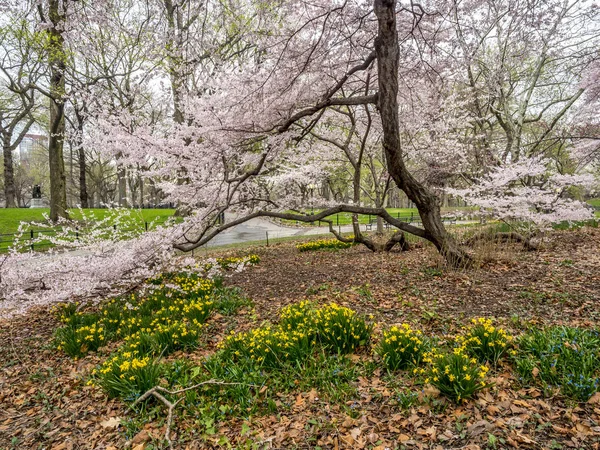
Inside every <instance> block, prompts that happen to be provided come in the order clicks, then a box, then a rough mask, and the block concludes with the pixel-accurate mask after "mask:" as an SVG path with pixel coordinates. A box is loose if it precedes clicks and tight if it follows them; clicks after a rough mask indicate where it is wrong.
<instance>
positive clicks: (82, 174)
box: [78, 145, 90, 208]
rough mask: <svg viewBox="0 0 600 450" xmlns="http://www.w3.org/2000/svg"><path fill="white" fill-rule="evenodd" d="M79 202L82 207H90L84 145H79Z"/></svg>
mask: <svg viewBox="0 0 600 450" xmlns="http://www.w3.org/2000/svg"><path fill="white" fill-rule="evenodd" d="M78 152H79V203H80V205H81V207H82V208H89V207H90V202H89V199H88V191H87V179H86V176H87V175H86V170H87V167H86V161H85V151H84V150H83V147H82V146H81V145H80V146H79V150H78Z"/></svg>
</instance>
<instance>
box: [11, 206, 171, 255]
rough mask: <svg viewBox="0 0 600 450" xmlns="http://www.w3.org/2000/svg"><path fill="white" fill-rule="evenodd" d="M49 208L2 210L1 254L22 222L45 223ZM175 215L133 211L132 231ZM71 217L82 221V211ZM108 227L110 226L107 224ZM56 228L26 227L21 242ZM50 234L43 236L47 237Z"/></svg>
mask: <svg viewBox="0 0 600 450" xmlns="http://www.w3.org/2000/svg"><path fill="white" fill-rule="evenodd" d="M49 213H50V210H49V209H48V208H39V209H38V208H35V209H29V208H10V209H0V253H2V252H5V251H7V250H8V248H9V247H11V246H12V245H13V239H14V235H15V233H16V232H17V230H18V228H19V225H20V223H21V222H37V223H44V222H45V219H44V214H49ZM85 213H86V215H90V214H93V216H94V217H95V218H96V219H97V220H102V219H104V218H106V216H107V214H108V210H107V209H86V210H85ZM174 213H175V210H174V209H141V210H132V214H131V229H138V228H139V229H143V227H144V226H145V223H148V226H149V227H152V222H155V223H157V224H160V223H163V222H164V221H166V220H167V219H168V218H169V217H171V216H172V215H173V214H174ZM70 214H71V217H72V218H73V219H75V220H81V218H82V215H81V211H80V210H78V209H73V210H71V211H70ZM107 226H110V225H109V224H107ZM53 229H54V228H50V229H49V228H43V227H40V226H36V225H31V226H30V227H26V232H25V235H24V236H22V237H21V241H29V239H30V231H31V230H32V231H33V236H34V237H35V238H38V237H40V236H41V235H42V234H40V233H39V231H41V230H43V231H44V233H50V235H51V234H52V230H53ZM47 235H48V234H43V236H47ZM49 246H51V245H50V242H49V241H46V240H43V241H41V242H38V243H36V244H35V249H36V250H38V249H39V250H44V249H46V248H48V247H49Z"/></svg>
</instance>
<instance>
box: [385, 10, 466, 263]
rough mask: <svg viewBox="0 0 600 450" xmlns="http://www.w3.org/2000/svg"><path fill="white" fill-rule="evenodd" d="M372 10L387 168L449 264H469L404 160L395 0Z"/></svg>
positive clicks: (432, 198) (433, 200) (435, 203)
mask: <svg viewBox="0 0 600 450" xmlns="http://www.w3.org/2000/svg"><path fill="white" fill-rule="evenodd" d="M375 14H376V16H377V21H378V30H379V32H378V35H377V38H376V39H375V51H376V53H377V73H378V83H379V97H378V108H379V113H380V115H381V122H382V125H383V148H384V151H385V156H386V161H387V166H388V170H389V172H390V175H391V176H392V178H393V180H394V182H395V183H396V185H397V186H398V187H399V188H400V189H402V190H403V191H404V192H405V193H406V195H407V196H408V198H409V199H410V200H412V201H413V202H414V203H415V205H416V207H417V209H418V210H419V215H420V216H421V221H422V223H423V228H424V229H425V231H426V232H427V239H428V240H429V241H431V242H432V243H433V244H434V245H435V246H436V248H437V249H438V251H439V252H440V253H441V254H442V256H443V257H444V258H445V259H446V261H447V262H448V263H449V264H451V265H452V266H455V267H465V266H470V265H471V258H470V257H469V256H468V255H467V254H466V253H465V252H464V251H463V250H462V249H461V248H460V247H459V245H458V244H457V243H456V241H455V240H454V239H453V238H452V236H450V235H449V234H448V233H447V231H446V229H445V228H444V225H443V223H442V217H441V214H440V206H439V202H438V199H437V197H436V196H435V195H434V194H433V193H432V192H430V191H429V189H427V188H426V187H425V186H424V185H423V184H421V183H419V182H418V181H417V180H416V179H415V178H414V177H413V176H412V175H411V173H410V172H409V171H408V169H407V168H406V165H405V163H404V158H403V154H402V149H401V146H400V130H399V118H398V66H399V59H400V58H399V47H398V33H397V29H396V0H375Z"/></svg>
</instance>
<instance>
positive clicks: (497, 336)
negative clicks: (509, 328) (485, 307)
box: [456, 318, 513, 365]
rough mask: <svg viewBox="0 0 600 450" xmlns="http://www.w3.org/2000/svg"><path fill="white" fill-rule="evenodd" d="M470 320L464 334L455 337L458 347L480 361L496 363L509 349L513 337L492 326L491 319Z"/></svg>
mask: <svg viewBox="0 0 600 450" xmlns="http://www.w3.org/2000/svg"><path fill="white" fill-rule="evenodd" d="M471 322H472V325H471V326H470V327H469V328H467V329H466V332H465V334H464V335H459V336H457V337H456V341H457V343H458V345H459V348H460V349H461V350H464V351H465V352H466V353H467V354H469V355H471V356H474V357H475V358H477V359H478V361H479V362H481V363H485V362H489V363H491V364H494V365H496V364H497V363H498V360H499V359H500V357H501V356H502V355H504V354H505V353H506V352H507V351H508V350H509V348H510V346H511V343H512V341H513V337H512V336H511V335H509V334H508V333H507V332H506V331H505V330H503V329H502V328H496V327H494V326H493V324H492V320H491V319H484V318H479V319H472V321H471Z"/></svg>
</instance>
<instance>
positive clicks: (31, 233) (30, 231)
mask: <svg viewBox="0 0 600 450" xmlns="http://www.w3.org/2000/svg"><path fill="white" fill-rule="evenodd" d="M29 236H30V237H31V251H33V230H29Z"/></svg>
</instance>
